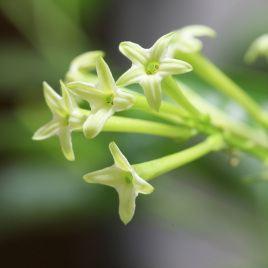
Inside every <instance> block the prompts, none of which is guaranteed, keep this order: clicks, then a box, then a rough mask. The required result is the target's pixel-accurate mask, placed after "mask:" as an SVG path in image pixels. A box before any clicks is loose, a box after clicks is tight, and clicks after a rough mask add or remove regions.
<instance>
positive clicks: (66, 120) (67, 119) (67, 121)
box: [62, 114, 70, 126]
mask: <svg viewBox="0 0 268 268" xmlns="http://www.w3.org/2000/svg"><path fill="white" fill-rule="evenodd" d="M69 119H70V115H69V114H67V115H65V116H64V117H63V119H62V123H63V125H64V126H68V125H69Z"/></svg>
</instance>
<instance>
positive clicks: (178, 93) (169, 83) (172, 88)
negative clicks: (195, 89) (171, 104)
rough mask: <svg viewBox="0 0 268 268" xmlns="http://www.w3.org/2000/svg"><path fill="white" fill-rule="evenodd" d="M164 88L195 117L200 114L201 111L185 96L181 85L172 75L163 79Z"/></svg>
mask: <svg viewBox="0 0 268 268" xmlns="http://www.w3.org/2000/svg"><path fill="white" fill-rule="evenodd" d="M162 88H163V90H164V91H165V93H166V94H167V95H168V96H169V97H171V98H172V99H173V100H174V101H175V102H176V103H177V104H179V105H180V106H181V107H183V108H184V109H185V110H186V111H187V112H189V114H191V115H192V116H193V117H199V116H200V112H199V111H198V110H197V109H196V107H195V106H194V105H193V104H192V103H191V102H190V101H189V99H188V98H187V97H185V95H184V93H183V92H182V90H181V87H180V85H179V84H178V83H177V81H176V80H175V79H174V78H172V76H168V77H165V78H164V79H163V80H162Z"/></svg>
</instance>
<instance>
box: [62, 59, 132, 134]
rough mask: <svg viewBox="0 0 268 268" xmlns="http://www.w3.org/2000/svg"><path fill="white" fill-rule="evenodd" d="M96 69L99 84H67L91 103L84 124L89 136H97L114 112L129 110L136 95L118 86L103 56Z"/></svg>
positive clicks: (85, 131)
mask: <svg viewBox="0 0 268 268" xmlns="http://www.w3.org/2000/svg"><path fill="white" fill-rule="evenodd" d="M96 69H97V75H98V83H97V85H92V84H90V83H86V82H71V83H69V84H67V86H68V88H69V89H70V90H71V91H72V92H73V93H74V94H76V95H77V96H78V97H80V98H81V99H84V100H86V101H87V102H88V103H89V104H90V108H91V113H90V115H89V116H88V118H87V120H86V121H85V123H84V125H83V131H84V134H85V136H86V137H87V138H94V137H96V136H97V135H98V134H99V133H100V132H101V130H102V128H103V126H104V124H105V122H106V121H107V120H108V119H109V118H110V117H111V116H112V115H113V114H114V113H116V112H120V111H124V110H127V109H129V108H131V106H132V105H133V104H134V96H133V95H132V94H130V93H128V92H125V91H123V90H122V89H120V88H118V87H117V86H116V84H115V81H114V78H113V76H112V73H111V71H110V69H109V67H108V65H107V64H106V62H105V61H104V60H103V58H101V57H99V59H98V60H97V62H96Z"/></svg>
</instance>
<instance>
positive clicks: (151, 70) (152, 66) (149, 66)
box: [145, 61, 160, 74]
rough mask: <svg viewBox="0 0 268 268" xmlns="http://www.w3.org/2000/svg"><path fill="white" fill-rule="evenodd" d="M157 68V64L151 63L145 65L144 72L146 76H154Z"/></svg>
mask: <svg viewBox="0 0 268 268" xmlns="http://www.w3.org/2000/svg"><path fill="white" fill-rule="evenodd" d="M159 67H160V65H159V62H157V61H152V62H149V63H148V64H147V66H146V68H145V71H146V73H147V74H155V73H156V72H157V71H158V70H159Z"/></svg>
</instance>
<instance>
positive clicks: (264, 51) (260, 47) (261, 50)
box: [245, 34, 268, 63]
mask: <svg viewBox="0 0 268 268" xmlns="http://www.w3.org/2000/svg"><path fill="white" fill-rule="evenodd" d="M258 57H265V58H266V59H267V60H268V34H264V35H262V36H260V37H259V38H257V39H256V40H255V41H254V42H253V43H252V45H251V46H250V47H249V49H248V51H247V53H246V55H245V61H246V62H247V63H252V62H254V61H255V60H256V59H257V58H258Z"/></svg>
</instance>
